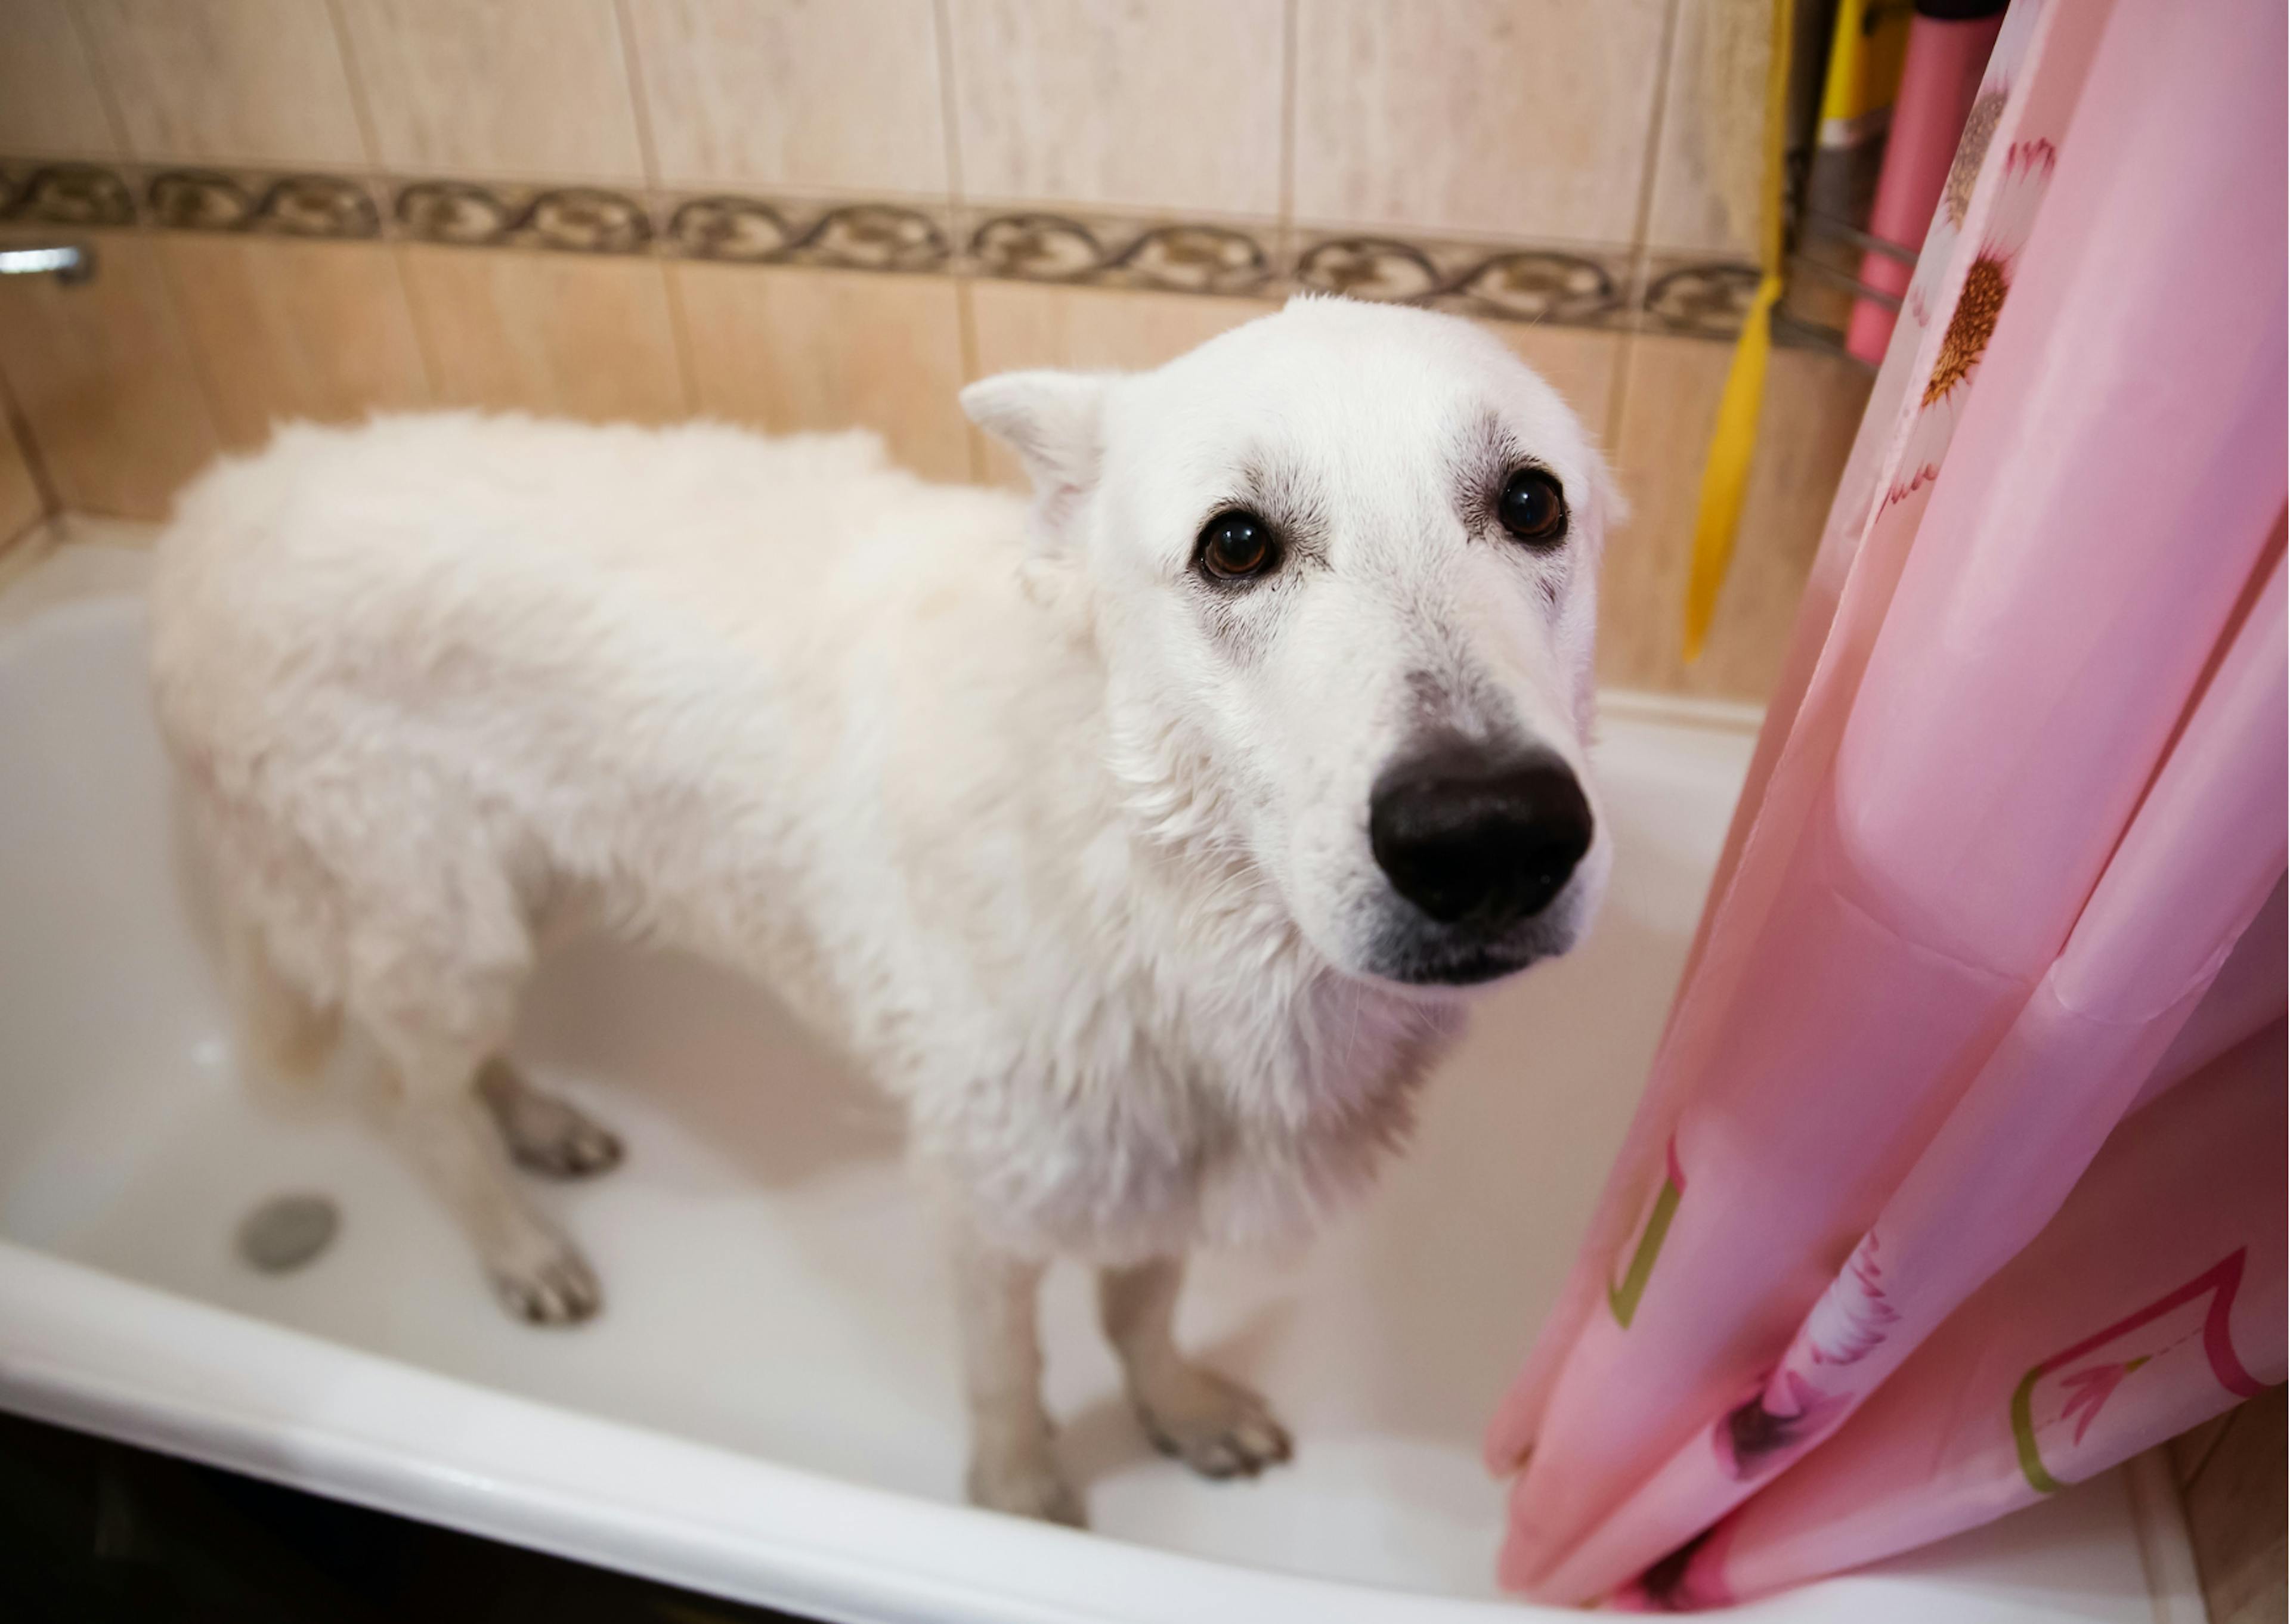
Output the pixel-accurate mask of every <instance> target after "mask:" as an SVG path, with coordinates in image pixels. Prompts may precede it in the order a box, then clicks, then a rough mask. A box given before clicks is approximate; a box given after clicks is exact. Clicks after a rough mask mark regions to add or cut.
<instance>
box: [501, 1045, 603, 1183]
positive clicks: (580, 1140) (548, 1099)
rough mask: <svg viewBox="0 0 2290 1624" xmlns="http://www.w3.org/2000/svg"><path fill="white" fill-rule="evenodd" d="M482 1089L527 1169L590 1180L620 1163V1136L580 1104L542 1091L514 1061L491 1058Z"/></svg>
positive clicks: (516, 1156)
mask: <svg viewBox="0 0 2290 1624" xmlns="http://www.w3.org/2000/svg"><path fill="white" fill-rule="evenodd" d="M477 1092H478V1094H479V1096H480V1097H481V1098H482V1099H483V1100H484V1102H485V1104H486V1105H487V1106H488V1107H489V1108H491V1109H492V1114H493V1120H494V1121H495V1122H497V1123H499V1124H500V1131H501V1138H502V1140H505V1141H506V1142H507V1144H508V1154H509V1158H510V1159H511V1160H512V1161H514V1162H515V1163H516V1164H517V1165H518V1166H519V1167H522V1168H524V1170H525V1171H526V1172H536V1173H539V1174H540V1175H541V1176H542V1177H544V1178H548V1179H586V1178H589V1177H592V1176H593V1175H595V1174H597V1173H601V1172H611V1171H612V1170H613V1168H615V1167H617V1166H619V1165H620V1163H621V1141H620V1137H619V1135H617V1134H615V1133H614V1132H613V1131H612V1130H611V1129H609V1128H607V1127H605V1126H604V1125H603V1124H599V1123H598V1122H597V1120H596V1119H595V1118H594V1117H591V1116H589V1115H588V1114H587V1113H585V1112H583V1111H581V1109H580V1108H577V1107H575V1106H573V1105H571V1104H568V1103H567V1102H566V1101H564V1100H559V1099H558V1098H557V1097H556V1095H554V1094H544V1093H542V1092H540V1090H539V1089H537V1088H535V1087H533V1086H532V1084H530V1083H528V1082H526V1081H525V1080H524V1076H522V1075H521V1074H520V1073H519V1072H518V1071H517V1070H516V1068H514V1067H512V1066H510V1065H509V1063H508V1061H506V1060H500V1059H494V1060H488V1061H486V1062H485V1068H484V1071H483V1072H481V1073H480V1074H479V1075H478V1078H477Z"/></svg>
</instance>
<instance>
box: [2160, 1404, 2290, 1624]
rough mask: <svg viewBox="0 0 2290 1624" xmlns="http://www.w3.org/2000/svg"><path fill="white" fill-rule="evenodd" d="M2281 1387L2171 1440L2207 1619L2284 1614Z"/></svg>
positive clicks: (2214, 1622) (2215, 1622) (2261, 1623)
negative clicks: (2200, 1580)
mask: <svg viewBox="0 0 2290 1624" xmlns="http://www.w3.org/2000/svg"><path fill="white" fill-rule="evenodd" d="M2284 1414H2285V1412H2284V1403H2283V1389H2282V1388H2279V1387H2272V1388H2267V1389H2266V1391H2265V1392H2263V1393H2262V1394H2260V1395H2259V1396H2257V1397H2256V1398H2254V1399H2252V1400H2250V1401H2249V1402H2248V1403H2247V1404H2242V1405H2239V1406H2238V1407H2237V1408H2235V1409H2232V1410H2230V1411H2228V1412H2226V1413H2225V1414H2224V1415H2222V1416H2220V1417H2218V1418H2217V1419H2216V1420H2210V1421H2206V1422H2205V1423H2204V1424H2203V1425H2202V1426H2200V1427H2198V1428H2195V1429H2194V1430H2193V1431H2191V1432H2189V1433H2185V1434H2183V1435H2182V1436H2179V1437H2177V1438H2174V1440H2172V1443H2171V1451H2170V1453H2171V1464H2172V1466H2173V1468H2174V1470H2175V1471H2176V1473H2177V1475H2178V1479H2179V1492H2180V1495H2181V1497H2182V1499H2183V1500H2184V1501H2185V1503H2186V1511H2187V1531H2188V1533H2189V1535H2190V1537H2191V1539H2192V1540H2193V1542H2194V1548H2195V1566H2196V1569H2197V1571H2198V1573H2199V1574H2200V1575H2201V1578H2202V1585H2203V1601H2204V1604H2205V1605H2206V1608H2207V1609H2208V1611H2209V1613H2210V1618H2211V1624H2280V1620H2282V1619H2283V1618H2284V1617H2286V1616H2290V1579H2286V1568H2285V1562H2286V1548H2290V1540H2286V1537H2285V1533H2284V1527H2283V1516H2284V1504H2285V1495H2284V1480H2283V1428H2284V1426H2285V1420H2284Z"/></svg>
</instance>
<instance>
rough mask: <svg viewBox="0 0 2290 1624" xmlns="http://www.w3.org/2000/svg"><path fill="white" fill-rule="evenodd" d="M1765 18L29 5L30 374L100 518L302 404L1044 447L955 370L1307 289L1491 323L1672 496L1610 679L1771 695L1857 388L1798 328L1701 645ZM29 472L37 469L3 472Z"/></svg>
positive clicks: (1, 324)
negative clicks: (1708, 503) (1412, 303)
mask: <svg viewBox="0 0 2290 1624" xmlns="http://www.w3.org/2000/svg"><path fill="white" fill-rule="evenodd" d="M1765 17H1766V3H1765V0H1408V4H1404V5H1403V4H1391V3H1389V0H1126V3H1123V0H835V3H833V4H829V3H827V0H0V235H6V236H36V235H40V234H42V233H44V232H45V233H49V234H52V233H54V232H55V231H56V230H58V229H59V228H67V229H68V230H69V232H70V234H71V235H72V236H75V237H76V238H78V239H80V240H86V241H92V243H94V244H95V245H96V248H97V251H98V253H99V255H100V260H101V269H100V275H99V276H98V277H97V279H96V280H95V282H94V283H93V284H91V285H88V286H85V287H79V288H65V287H60V286H57V285H55V284H52V283H51V282H46V281H38V282H34V281H32V280H31V279H15V280H12V281H11V282H9V283H6V284H0V381H4V383H5V385H6V387H7V388H8V390H9V391H10V392H11V394H12V397H13V399H14V401H15V403H16V405H17V408H18V410H19V412H20V417H21V420H22V421H23V422H24V423H25V424H26V425H27V426H28V437H29V441H30V448H29V449H30V451H31V452H32V453H33V455H34V456H36V459H37V461H38V466H39V467H41V468H44V472H45V475H46V478H47V483H48V484H49V485H50V487H52V492H53V493H54V496H55V498H56V500H59V501H60V503H61V504H62V505H63V506H65V507H67V508H79V509H84V510H88V511H93V512H100V513H108V514H121V515H129V516H158V515H161V514H163V513H164V510H165V508H166V506H167V503H168V500H169V498H170V495H171V493H172V492H173V491H174V489H175V488H176V487H177V486H178V485H179V484H180V483H181V481H182V480H183V479H184V478H185V477H186V476H188V475H189V474H190V473H192V472H193V471H195V470H196V468H198V467H199V466H200V465H202V464H203V463H204V462H205V461H206V460H208V459H209V458H211V457H212V456H213V455H215V454H216V453H217V452H219V451H220V450H223V449H227V448H236V447H243V446H249V445H252V444H259V443H260V441H261V440H262V438H263V437H264V436H265V434H266V432H267V430H268V425H269V424H270V423H271V422H272V421H273V420H276V419H277V418H280V417H284V416H294V415H308V416H316V417H324V418H345V417H354V416H356V415H357V414H359V413H361V412H365V411H367V410H369V409H372V408H377V407H409V406H420V405H429V404H436V405H444V404H456V405H481V406H491V407H524V408H526V409H530V410H533V411H542V412H571V413H574V414H577V415H581V416H584V417H592V418H632V419H636V420H644V421H666V420H674V419H677V418H681V417H685V416H687V415H690V414H693V413H696V412H704V413H709V414H713V415H717V416H722V417H727V418H733V419H737V420H742V421H747V422H752V423H755V424H757V425H760V426H762V427H765V428H781V429H784V428H812V427H829V426H840V425H844V424H849V423H854V422H855V423H863V424H868V425H871V426H873V427H875V428H879V429H880V430H882V432H883V433H884V434H885V436H887V437H888V439H889V441H890V443H891V444H892V445H893V448H894V450H895V452H897V454H898V455H899V456H901V458H902V459H904V460H906V461H908V462H909V463H911V464H912V465H913V466H914V467H916V468H918V469H920V470H922V471H924V472H925V473H927V474H930V475H933V476H939V477H943V478H949V479H971V478H977V479H994V480H1012V479H1014V477H1015V473H1014V470H1013V468H1012V467H1011V465H1010V463H1009V462H1008V460H1006V459H1005V457H1003V456H1002V455H1001V454H1000V453H999V452H997V451H994V450H990V449H989V448H988V447H987V446H986V445H985V444H983V443H982V441H981V438H980V436H977V435H976V434H975V433H974V432H973V431H972V430H971V429H970V428H969V427H968V425H967V424H966V423H965V421H964V420H963V419H962V417H961V415H960V413H959V412H958V410H957V407H956V405H955V404H954V393H955V391H956V389H957V388H958V387H959V385H960V384H961V383H962V382H963V381H964V380H966V379H969V378H974V377H978V376H981V375H983V374H985V373H989V372H995V371H997V370H1000V369H1003V368H1005V367H1010V366H1018V365H1034V364H1077V365H1099V366H1102V365H1128V366H1137V365H1148V364H1153V363H1155V362H1157V361H1159V360H1161V359H1163V358H1165V357H1166V356H1170V355H1172V354H1174V353H1176V352H1177V351H1180V350H1181V349H1183V348H1188V347H1189V346H1190V345H1192V344H1194V343H1196V342H1197V341H1199V340H1201V339H1203V338H1205V337H1207V336H1209V335H1210V334H1212V333H1213V332H1218V331H1221V329H1223V328H1225V327H1227V326H1229V325H1231V324H1235V323H1237V322H1240V321H1244V320H1246V319H1248V318H1249V317H1251V316H1255V315H1257V314H1260V313H1261V312H1262V311H1264V310H1265V309H1267V308H1270V307H1271V305H1272V303H1273V301H1275V300H1278V299H1279V298H1281V297H1283V296H1285V294H1286V293H1287V292H1290V291H1292V290H1294V289H1297V288H1323V289H1341V290H1349V291H1351V292H1357V293H1363V294H1367V295H1372V296H1378V297H1403V298H1415V299H1420V300H1424V301H1427V302H1429V303H1432V304H1435V305H1437V306H1439V307H1441V308H1448V309H1453V310H1455V311H1458V312H1461V313H1462V314H1465V315H1468V316H1473V317H1474V318H1476V319H1479V320H1482V321H1485V323H1486V324H1488V326H1489V328H1490V330H1491V331H1493V332H1495V333H1497V334H1498V335H1499V336H1500V337H1501V339H1502V340H1503V341H1504V342H1506V343H1507V344H1509V345H1510V346H1511V347H1512V348H1514V349H1516V350H1517V352H1518V353H1519V354H1520V355H1522V356H1525V357H1526V358H1527V359H1528V360H1529V361H1530V362H1532V363H1533V364H1535V365H1537V366H1538V367H1540V368H1541V369H1542V370H1543V372H1545V373H1546V374H1547V375H1548V376H1549V378H1550V379H1551V380H1552V381H1553V382H1554V383H1555V384H1557V387H1558V388H1560V389H1561V390H1563V391H1564V392H1565V394H1566V395H1567V396H1569V397H1570V398H1571V399H1572V400H1573V402H1574V404H1576V406H1577V407H1578V409H1580V410H1581V412H1583V414H1584V415H1585V417H1586V418H1587V419H1588V420H1589V421H1590V422H1591V423H1592V425H1593V426H1594V427H1595V428H1597V430H1598V431H1599V432H1600V433H1601V435H1602V436H1604V438H1605V441H1606V443H1607V444H1608V445H1609V447H1610V449H1611V452H1612V453H1613V457H1614V459H1615V460H1616V462H1617V464H1618V467H1619V468H1620V469H1621V476H1622V479H1623V484H1624V486H1625V489H1626V490H1627V492H1629V495H1630V497H1631V498H1632V500H1633V501H1634V503H1635V505H1636V508H1637V517H1636V518H1635V520H1634V521H1633V522H1632V524H1630V525H1629V528H1628V529H1627V530H1625V531H1624V532H1621V534H1620V535H1618V536H1617V537H1616V538H1615V540H1614V542H1613V555H1612V558H1611V561H1610V564H1609V565H1608V569H1607V572H1606V593H1607V600H1606V612H1605V621H1606V627H1605V641H1604V652H1603V656H1602V659H1603V667H1604V671H1603V674H1604V676H1605V678H1606V680H1607V681H1609V682H1610V683H1613V684H1622V685H1628V686H1633V687H1640V688H1654V689H1666V690H1672V691H1677V692H1694V693H1709V694H1718V695H1729V696H1738V697H1742V698H1750V699H1755V698H1758V697H1760V696H1761V695H1762V694H1763V693H1764V692H1765V691H1766V688H1767V687H1768V685H1769V684H1770V683H1771V682H1772V680H1773V677H1774V674H1775V671H1776V669H1777V668H1778V665H1779V662H1780V660H1781V655H1782V644H1783V641H1784V637H1785V635H1786V630H1787V627H1788V622H1789V619H1790V612H1791V611H1792V609H1793V606H1794V604H1795V599H1796V595H1797V590H1798V585H1799V583H1800V582H1801V580H1802V579H1803V575H1804V572H1805V570H1806V565H1807V564H1808V562H1809V559H1810V555H1811V550H1812V548H1813V545H1814V540H1816V538H1817V532H1818V530H1819V526H1820V523H1821V519H1822V515H1823V513H1824V512H1825V510H1826V508H1827V505H1828V499H1829V493H1830V485H1831V484H1833V482H1834V479H1835V477H1836V475H1837V472H1838V469H1839V468H1840V467H1841V466H1842V461H1843V458H1844V454H1845V452H1846V448H1847V446H1848V445H1849V444H1850V441H1851V437H1852V434H1853V430H1854V425H1855V422H1856V420H1857V418H1858V415H1859V411H1860V405H1861V402H1862V397H1863V396H1864V394H1865V390H1866V382H1865V380H1864V379H1863V378H1862V376H1861V375H1860V374H1858V373H1857V372H1854V370H1853V369H1852V368H1851V367H1849V366H1848V365H1846V364H1843V363H1841V362H1838V361H1836V360H1833V359H1830V358H1828V357H1825V356H1817V355H1814V354H1812V353H1809V352H1803V351H1785V352H1783V353H1782V355H1780V356H1778V357H1777V361H1776V364H1775V367H1774V380H1773V388H1772V394H1771V396H1770V398H1769V402H1768V405H1767V409H1766V425H1765V435H1764V444H1763V447H1762V449H1761V452H1760V455H1759V460H1758V470H1757V474H1756V477H1755V481H1754V484H1753V490H1752V493H1751V497H1750V508H1749V512H1748V516H1747V519H1746V522H1745V524H1744V527H1743V531H1742V547H1741V552H1740V558H1739V563H1738V564H1737V566H1736V571H1735V574H1734V580H1733V581H1732V582H1731V584H1730V585H1729V587H1728V588H1727V591H1726V599H1725V602H1724V604H1723V605H1722V607H1721V610H1720V613H1719V617H1718V626H1717V628H1716V630H1715V632H1714V634H1713V636H1712V638H1711V643H1710V647H1709V652H1708V653H1707V655H1705V657H1704V658H1703V660H1701V662H1700V663H1699V664H1698V665H1697V666H1695V667H1694V668H1691V669H1689V668H1685V667H1684V666H1683V665H1682V664H1681V663H1680V661H1679V660H1678V657H1677V624H1678V617H1679V612H1680V604H1681V602H1682V598H1683V593H1684V586H1685V564H1686V550H1687V539H1688V532H1689V530H1690V525H1691V521H1692V515H1693V508H1694V501H1695V495H1696V491H1697V488H1698V483H1699V479H1700V474H1701V457H1702V453H1703V451H1704V449H1705V446H1706V443H1707V436H1708V433H1709V426H1710V422H1711V419H1712V416H1713V414H1714V412H1715V409H1716V403H1717V397H1718V390H1719V388H1720V387H1721V385H1722V383H1723V380H1724V377H1725V372H1726V364H1727V360H1728V357H1729V354H1730V349H1729V346H1728V344H1727V342H1726V340H1727V339H1728V338H1729V337H1730V335H1731V334H1732V332H1734V330H1735V328H1736V326H1737V324H1738V321H1739V316H1740V310H1741V308H1742V302H1743V300H1744V299H1745V298H1746V295H1747V292H1748V290H1749V288H1750V285H1751V284H1752V283H1753V281H1754V275H1753V273H1752V272H1751V271H1750V269H1749V268H1748V267H1747V265H1746V260H1747V256H1748V253H1749V250H1750V243H1751V241H1752V238H1753V233H1754V228H1755V222H1756V217H1757V199H1756V183H1757V173H1758V163H1757V152H1758V146H1757V142H1758V120H1759V118H1760V117H1761V107H1762V98H1763V90H1762V84H1763V77H1764V72H1765V50H1766V47H1765V36H1764V29H1765ZM5 466H6V465H5V464H4V463H0V503H4V500H7V499H6V495H5V493H6V492H7V491H8V489H9V488H10V487H9V485H8V483H7V482H8V479H9V477H10V476H9V475H8V474H7V473H6V472H5Z"/></svg>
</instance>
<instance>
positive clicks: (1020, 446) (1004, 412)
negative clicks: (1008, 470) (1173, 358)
mask: <svg viewBox="0 0 2290 1624" xmlns="http://www.w3.org/2000/svg"><path fill="white" fill-rule="evenodd" d="M1120 376H1121V374H1120V373H1118V372H1053V371H1048V370H1044V371H1039V372H1003V373H1001V374H999V375H998V376H996V377H993V378H985V379H981V380H979V381H978V382H976V383H973V384H972V385H971V386H970V387H969V388H966V389H965V390H963V392H962V409H963V410H964V411H965V412H968V413H969V414H970V420H971V421H972V422H973V423H975V424H977V425H978V426H979V427H980V428H983V429H984V430H985V431H986V432H987V433H989V434H990V435H992V436H994V437H995V438H996V439H997V440H999V441H1001V442H1002V443H1003V444H1005V445H1007V446H1008V447H1009V448H1010V449H1011V450H1012V451H1014V452H1017V453H1018V460H1019V461H1021V462H1022V463H1024V464H1025V466H1026V475H1027V477H1029V478H1030V479H1031V480H1032V481H1033V482H1034V493H1035V496H1036V499H1037V500H1036V502H1035V506H1034V545H1035V546H1036V547H1037V548H1043V549H1053V548H1058V547H1059V546H1061V544H1062V543H1063V541H1064V539H1065V528H1066V524H1067V521H1068V520H1069V518H1070V517H1071V516H1072V513H1073V509H1074V508H1075V507H1076V506H1077V504H1078V502H1079V501H1080V500H1081V498H1082V497H1083V496H1084V495H1085V494H1086V493H1087V492H1088V491H1089V488H1090V487H1091V486H1092V485H1093V484H1096V483H1097V471H1098V463H1099V460H1100V457H1101V453H1102V451H1103V444H1102V440H1101V418H1102V415H1103V412H1104V409H1105V396H1106V391H1107V390H1108V389H1109V388H1111V387H1112V385H1113V382H1114V380H1116V379H1117V378H1118V377H1120Z"/></svg>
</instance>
